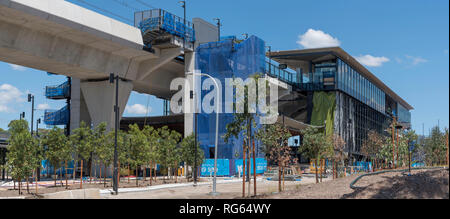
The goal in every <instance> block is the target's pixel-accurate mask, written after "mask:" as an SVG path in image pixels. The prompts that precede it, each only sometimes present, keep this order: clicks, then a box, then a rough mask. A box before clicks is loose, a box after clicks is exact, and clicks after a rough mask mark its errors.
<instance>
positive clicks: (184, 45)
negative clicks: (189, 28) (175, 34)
mask: <svg viewBox="0 0 450 219" xmlns="http://www.w3.org/2000/svg"><path fill="white" fill-rule="evenodd" d="M178 3H181V4H182V5H181V7H182V8H183V10H184V17H183V24H184V27H183V28H184V29H183V31H184V33H183V36H184V37H183V49H186V1H179V2H178Z"/></svg>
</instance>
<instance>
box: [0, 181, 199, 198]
mask: <svg viewBox="0 0 450 219" xmlns="http://www.w3.org/2000/svg"><path fill="white" fill-rule="evenodd" d="M204 181H206V180H204V179H200V178H199V182H204ZM186 182H187V180H186V179H185V178H181V177H179V178H178V179H177V183H186ZM190 182H192V179H190ZM65 183H66V181H65V179H64V180H63V181H62V184H63V185H62V184H61V181H60V180H57V184H56V185H57V186H54V181H50V180H43V181H41V182H40V183H39V187H38V194H37V195H36V189H35V188H36V187H35V184H31V183H30V185H29V193H28V192H27V185H26V183H25V182H22V187H21V191H22V194H21V195H19V187H18V183H16V189H15V190H14V188H13V187H6V186H3V187H0V197H22V196H23V197H26V198H40V197H41V195H40V194H46V193H54V192H61V191H67V190H77V189H80V182H79V181H78V180H77V181H76V182H75V183H73V181H72V180H69V181H68V184H69V186H68V189H66V186H65ZM138 183H139V187H147V186H150V178H148V177H147V178H146V181H143V179H142V178H141V179H139V180H138ZM172 183H175V179H171V180H170V179H164V178H162V177H158V179H157V180H156V181H155V180H153V181H152V185H154V186H155V185H162V184H172ZM119 186H120V188H136V187H137V186H136V180H135V178H130V180H128V179H127V178H121V179H120V183H119ZM93 188H98V189H112V185H111V179H106V184H105V183H104V180H103V179H102V180H100V179H98V180H97V181H95V180H94V179H93V180H92V181H91V182H89V179H88V180H87V181H83V189H93Z"/></svg>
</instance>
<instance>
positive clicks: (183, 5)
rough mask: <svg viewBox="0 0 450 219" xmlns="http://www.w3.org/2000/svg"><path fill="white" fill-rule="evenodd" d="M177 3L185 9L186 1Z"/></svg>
mask: <svg viewBox="0 0 450 219" xmlns="http://www.w3.org/2000/svg"><path fill="white" fill-rule="evenodd" d="M178 3H182V5H181V7H182V8H185V7H186V1H178Z"/></svg>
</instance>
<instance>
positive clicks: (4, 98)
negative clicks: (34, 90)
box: [0, 84, 25, 113]
mask: <svg viewBox="0 0 450 219" xmlns="http://www.w3.org/2000/svg"><path fill="white" fill-rule="evenodd" d="M22 95H23V93H22V92H21V91H20V90H19V89H17V88H16V87H14V86H12V85H10V84H2V85H0V112H6V113H9V112H13V111H14V110H13V109H12V108H11V107H9V105H10V104H12V103H20V102H24V101H25V99H24V98H23V97H22Z"/></svg>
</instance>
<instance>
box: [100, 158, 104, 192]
mask: <svg viewBox="0 0 450 219" xmlns="http://www.w3.org/2000/svg"><path fill="white" fill-rule="evenodd" d="M99 166H100V170H99V174H100V181H99V182H100V185H101V184H102V177H103V175H102V162H100V165H99ZM103 187H104V186H103Z"/></svg>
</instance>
